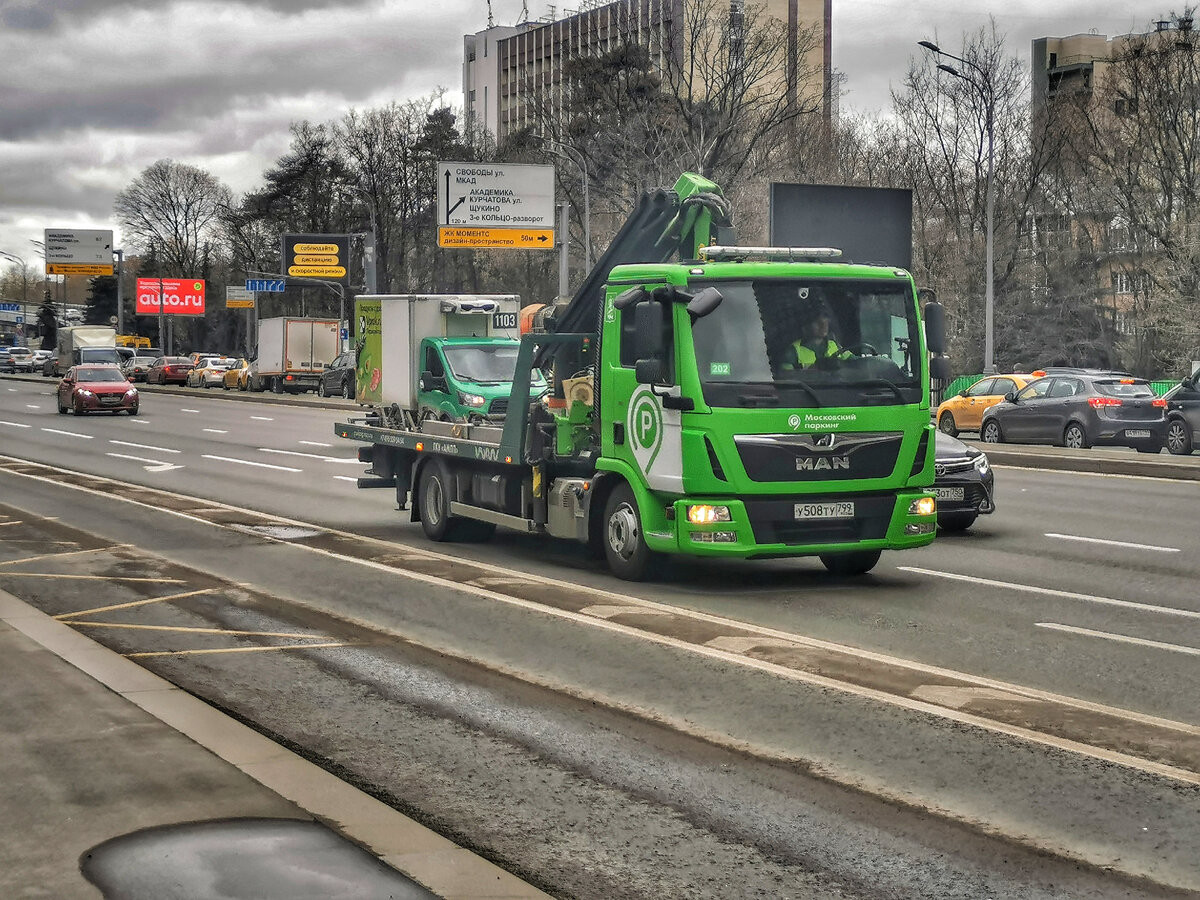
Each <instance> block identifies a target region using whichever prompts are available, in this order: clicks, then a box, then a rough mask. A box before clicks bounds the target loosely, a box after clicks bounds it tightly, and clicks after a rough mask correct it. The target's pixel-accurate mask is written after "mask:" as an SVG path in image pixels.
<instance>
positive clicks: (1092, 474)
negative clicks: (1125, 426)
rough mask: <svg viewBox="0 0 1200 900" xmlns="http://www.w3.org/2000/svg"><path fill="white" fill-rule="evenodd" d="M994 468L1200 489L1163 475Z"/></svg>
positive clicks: (1006, 465)
mask: <svg viewBox="0 0 1200 900" xmlns="http://www.w3.org/2000/svg"><path fill="white" fill-rule="evenodd" d="M1151 465H1152V464H1151ZM1160 465H1161V463H1160ZM992 468H993V469H1009V470H1011V471H1013V472H1038V473H1040V474H1042V475H1084V476H1086V477H1088V478H1132V479H1134V480H1135V481H1169V482H1171V483H1172V484H1177V485H1180V486H1182V487H1200V481H1191V480H1184V479H1181V478H1167V477H1165V476H1163V475H1125V474H1122V473H1120V472H1073V471H1071V470H1070V469H1043V468H1041V467H1038V466H1014V465H1011V464H1009V463H1001V464H1000V465H996V466H992ZM1022 490H1024V488H1022Z"/></svg>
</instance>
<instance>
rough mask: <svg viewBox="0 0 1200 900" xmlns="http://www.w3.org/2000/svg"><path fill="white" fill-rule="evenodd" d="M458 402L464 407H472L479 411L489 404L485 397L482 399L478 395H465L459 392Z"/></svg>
mask: <svg viewBox="0 0 1200 900" xmlns="http://www.w3.org/2000/svg"><path fill="white" fill-rule="evenodd" d="M458 402H459V403H461V404H462V405H463V406H470V407H472V408H474V409H479V408H480V407H481V406H483V405H484V404H485V403H487V400H486V399H484V398H483V397H480V396H479V395H478V394H464V393H463V392H462V391H459V392H458Z"/></svg>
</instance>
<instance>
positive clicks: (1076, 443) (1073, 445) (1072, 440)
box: [1063, 422, 1088, 450]
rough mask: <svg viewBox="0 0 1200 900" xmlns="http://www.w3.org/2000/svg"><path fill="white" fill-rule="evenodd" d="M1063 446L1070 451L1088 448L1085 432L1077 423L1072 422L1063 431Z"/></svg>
mask: <svg viewBox="0 0 1200 900" xmlns="http://www.w3.org/2000/svg"><path fill="white" fill-rule="evenodd" d="M1063 446H1064V447H1068V448H1070V449H1071V450H1086V449H1087V448H1088V439H1087V432H1086V431H1084V430H1083V426H1082V425H1080V424H1079V423H1078V422H1072V423H1071V424H1070V425H1068V426H1067V427H1066V430H1065V431H1063Z"/></svg>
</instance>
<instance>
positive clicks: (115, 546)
mask: <svg viewBox="0 0 1200 900" xmlns="http://www.w3.org/2000/svg"><path fill="white" fill-rule="evenodd" d="M72 543H74V542H73V541H72ZM128 546H129V545H128V544H113V545H112V546H111V547H95V548H93V549H91V550H68V551H66V552H64V553H43V554H42V555H41V556H27V557H25V558H24V559H10V560H8V561H7V562H0V566H15V565H17V564H18V563H27V562H37V561H38V560H39V559H57V558H58V557H60V556H79V555H80V554H81V553H103V552H105V551H106V550H119V549H120V548H122V547H128Z"/></svg>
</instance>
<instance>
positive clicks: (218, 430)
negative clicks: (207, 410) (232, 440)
mask: <svg viewBox="0 0 1200 900" xmlns="http://www.w3.org/2000/svg"><path fill="white" fill-rule="evenodd" d="M203 430H204V431H207V432H208V433H209V434H229V432H228V431H226V430H225V429H224V428H205V429H203Z"/></svg>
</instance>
